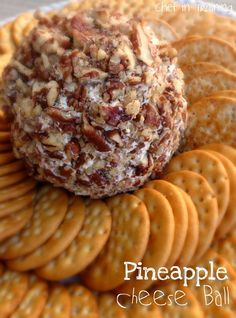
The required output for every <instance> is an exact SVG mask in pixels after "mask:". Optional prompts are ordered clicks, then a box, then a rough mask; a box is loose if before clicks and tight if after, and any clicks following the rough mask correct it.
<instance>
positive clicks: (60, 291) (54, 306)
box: [40, 284, 71, 318]
mask: <svg viewBox="0 0 236 318" xmlns="http://www.w3.org/2000/svg"><path fill="white" fill-rule="evenodd" d="M70 317H71V297H70V294H69V292H68V291H67V289H66V287H64V286H62V285H59V284H58V285H53V286H52V287H51V288H50V290H49V296H48V300H47V303H46V304H45V306H44V309H43V312H42V313H41V316H40V318H70Z"/></svg>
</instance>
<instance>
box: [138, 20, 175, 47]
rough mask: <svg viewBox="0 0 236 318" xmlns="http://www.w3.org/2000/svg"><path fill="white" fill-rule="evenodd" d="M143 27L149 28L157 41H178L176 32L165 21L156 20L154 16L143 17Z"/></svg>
mask: <svg viewBox="0 0 236 318" xmlns="http://www.w3.org/2000/svg"><path fill="white" fill-rule="evenodd" d="M143 25H144V27H148V28H150V29H151V30H152V31H153V32H154V34H155V35H156V37H157V38H158V39H159V40H165V41H168V42H173V41H177V39H178V34H177V32H176V31H175V30H174V29H173V28H172V27H171V26H170V25H169V24H168V23H167V22H166V21H164V20H161V19H158V18H156V17H155V15H154V16H153V15H151V16H147V17H145V19H144V20H143Z"/></svg>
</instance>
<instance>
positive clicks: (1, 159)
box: [0, 152, 16, 166]
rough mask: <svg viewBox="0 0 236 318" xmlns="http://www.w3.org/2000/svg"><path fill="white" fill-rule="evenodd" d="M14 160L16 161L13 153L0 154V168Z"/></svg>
mask: <svg viewBox="0 0 236 318" xmlns="http://www.w3.org/2000/svg"><path fill="white" fill-rule="evenodd" d="M15 160H16V158H15V156H14V154H13V152H4V153H0V166H2V165H5V164H8V163H11V162H13V161H15Z"/></svg>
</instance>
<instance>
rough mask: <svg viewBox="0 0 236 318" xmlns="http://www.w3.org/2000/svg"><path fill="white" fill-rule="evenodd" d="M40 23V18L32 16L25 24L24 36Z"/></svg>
mask: <svg viewBox="0 0 236 318" xmlns="http://www.w3.org/2000/svg"><path fill="white" fill-rule="evenodd" d="M37 25H38V20H36V19H35V18H32V19H31V20H30V21H28V23H27V24H26V25H25V27H24V29H23V36H24V37H26V36H28V35H29V34H30V32H31V31H32V30H33V28H34V27H36V26H37Z"/></svg>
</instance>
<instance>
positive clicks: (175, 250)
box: [145, 180, 188, 267]
mask: <svg viewBox="0 0 236 318" xmlns="http://www.w3.org/2000/svg"><path fill="white" fill-rule="evenodd" d="M145 187H147V188H152V189H155V190H157V191H159V192H160V193H161V194H163V195H164V196H165V197H166V199H167V200H168V202H169V203H170V206H171V208H172V211H173V215H174V220H175V233H174V242H173V246H172V251H171V254H170V257H169V259H168V261H167V263H166V265H165V266H168V267H170V266H173V265H174V264H175V262H176V261H177V260H178V258H179V256H180V254H181V252H182V249H183V246H184V242H185V239H186V235H187V228H188V211H187V207H186V204H185V201H184V198H183V196H182V194H181V192H180V190H179V189H178V188H177V187H176V186H174V185H173V184H171V183H170V182H167V181H165V180H155V181H151V182H148V183H147V184H146V185H145Z"/></svg>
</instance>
